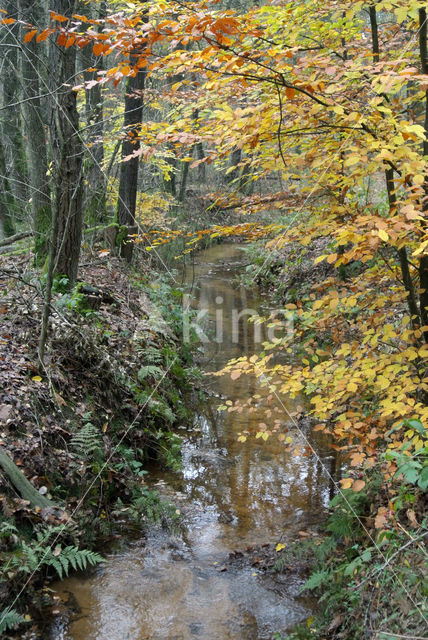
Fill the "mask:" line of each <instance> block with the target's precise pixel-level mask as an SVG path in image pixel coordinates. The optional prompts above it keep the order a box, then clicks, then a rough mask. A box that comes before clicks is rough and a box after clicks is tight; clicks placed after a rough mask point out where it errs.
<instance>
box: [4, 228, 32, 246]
mask: <svg viewBox="0 0 428 640" xmlns="http://www.w3.org/2000/svg"><path fill="white" fill-rule="evenodd" d="M32 235H33V232H32V231H22V233H15V235H14V236H9V237H8V238H3V240H0V247H7V246H9V245H10V244H13V243H14V242H18V240H22V239H23V238H28V237H29V236H32Z"/></svg>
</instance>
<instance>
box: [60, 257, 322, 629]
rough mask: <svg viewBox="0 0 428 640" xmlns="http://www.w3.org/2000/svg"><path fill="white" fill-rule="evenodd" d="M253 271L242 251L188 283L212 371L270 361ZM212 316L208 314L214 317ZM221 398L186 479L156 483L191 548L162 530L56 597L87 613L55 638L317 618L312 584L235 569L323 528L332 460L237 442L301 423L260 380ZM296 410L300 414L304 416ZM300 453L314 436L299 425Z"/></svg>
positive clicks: (211, 261) (193, 272)
mask: <svg viewBox="0 0 428 640" xmlns="http://www.w3.org/2000/svg"><path fill="white" fill-rule="evenodd" d="M244 265H245V255H244V254H243V253H242V251H241V250H240V248H239V246H236V245H221V246H216V247H213V248H210V249H207V250H206V251H203V252H201V253H199V254H197V256H196V258H195V264H194V265H192V266H191V267H189V268H188V270H187V274H186V282H187V283H188V286H189V293H190V295H191V300H192V304H193V305H194V307H195V308H199V309H200V310H202V311H201V313H200V322H201V323H202V324H203V326H204V331H205V333H206V334H210V335H211V341H210V342H209V343H206V344H204V345H203V351H202V352H201V365H202V367H203V368H204V369H205V370H206V371H216V370H218V369H220V368H221V367H222V366H223V365H224V364H225V363H226V362H227V361H228V360H229V359H230V358H235V357H239V356H242V355H246V354H249V355H250V354H252V353H254V352H258V351H261V349H262V346H261V344H258V343H257V344H255V338H256V342H257V338H258V336H257V335H256V334H255V328H254V324H252V323H247V322H244V318H243V317H242V316H241V320H240V322H239V323H237V322H236V315H237V314H238V313H240V312H241V311H242V310H244V309H253V310H254V311H259V312H260V313H261V314H263V313H266V309H267V308H268V306H269V301H268V300H267V299H266V298H263V296H261V295H260V293H259V292H258V290H257V287H256V286H254V287H251V288H243V287H239V286H238V285H237V284H236V281H234V278H235V276H236V275H237V273H239V272H240V271H241V270H242V269H243V268H244ZM204 310H206V312H205V311H204ZM209 385H210V389H211V392H212V397H210V399H209V400H207V401H204V402H203V403H201V406H200V408H199V411H198V415H197V416H196V417H195V421H194V426H193V429H192V430H191V431H190V432H189V430H182V431H181V432H180V433H181V434H182V435H183V469H182V471H181V472H178V473H172V472H166V473H165V472H159V471H157V472H156V471H154V472H153V473H152V474H151V479H150V481H149V482H151V483H152V484H153V485H155V486H156V487H157V488H158V489H159V490H160V492H161V494H163V495H164V496H166V497H168V498H169V499H170V500H171V501H173V502H174V503H175V504H177V507H178V508H179V509H180V510H181V511H182V513H183V515H184V518H185V523H186V526H187V531H186V534H185V535H184V536H183V538H181V537H176V536H173V535H170V534H168V533H166V532H164V531H159V530H156V529H154V530H152V531H151V532H149V534H148V535H147V536H146V537H144V539H141V540H137V541H136V540H135V539H134V540H130V541H129V544H127V545H125V546H124V547H123V548H122V549H120V550H118V551H116V552H113V553H111V554H109V555H108V557H107V561H106V562H105V564H104V565H103V566H101V567H99V568H98V569H97V570H96V571H94V572H92V573H91V574H89V575H88V576H83V577H82V576H77V577H72V578H70V579H67V580H64V581H62V582H61V583H59V584H57V585H56V589H57V591H58V592H59V593H60V592H63V593H64V592H71V593H72V594H73V596H74V597H75V599H76V600H77V603H78V605H79V607H80V610H81V611H80V613H79V614H78V615H76V617H75V619H74V620H73V621H72V623H71V625H70V627H69V629H68V630H65V629H61V628H60V627H59V626H54V628H52V629H51V635H50V637H51V638H62V639H63V640H191V639H192V638H200V639H203V640H270V639H271V638H273V637H274V634H275V633H276V632H280V633H284V632H285V631H286V630H287V629H290V628H291V627H292V626H293V625H295V624H296V623H298V622H300V621H302V620H304V619H305V618H307V617H308V616H309V615H310V614H311V611H312V606H313V603H312V602H311V601H310V600H308V599H305V598H303V597H302V596H300V595H299V592H300V589H301V586H302V582H303V578H302V576H299V574H298V573H295V572H289V574H283V575H281V576H279V577H278V578H275V577H274V576H272V575H271V574H269V573H267V572H263V571H261V570H258V569H257V565H256V566H252V563H251V562H248V563H241V564H239V565H238V564H235V565H234V564H233V563H230V562H229V563H228V558H229V554H230V553H233V552H234V551H235V550H245V549H247V548H248V547H252V546H255V547H257V545H261V544H264V543H271V544H272V543H276V542H278V541H282V542H283V543H284V544H287V540H290V539H292V538H295V537H296V535H297V534H298V531H299V530H306V529H307V528H308V527H311V526H315V525H316V524H317V523H318V522H319V521H320V520H321V518H322V512H323V511H324V509H325V507H326V506H327V504H328V500H329V495H330V489H331V487H330V485H329V480H328V474H326V473H325V470H324V469H323V465H322V464H321V462H320V459H321V460H323V462H324V463H325V465H326V466H327V467H328V468H330V466H331V465H333V464H334V461H332V460H331V450H330V451H329V449H328V447H327V444H326V443H325V442H323V440H322V438H321V437H320V436H318V437H315V436H311V435H310V434H307V436H308V438H309V439H311V438H312V440H311V442H312V443H313V445H314V447H315V449H316V450H317V452H318V454H319V458H317V457H316V456H312V457H304V456H295V455H293V454H291V453H287V452H285V451H284V444H283V443H281V442H279V441H278V440H277V439H275V438H270V439H269V440H268V441H267V442H264V441H263V440H262V439H261V438H260V439H255V438H250V439H248V440H247V441H246V442H245V443H242V442H238V441H237V434H238V433H239V432H240V431H241V430H242V429H245V428H248V427H251V426H254V427H256V426H257V425H258V424H259V423H260V422H267V421H268V419H267V417H266V409H269V410H270V411H271V412H272V414H271V418H270V419H271V420H274V419H279V420H281V422H282V423H289V422H290V420H289V418H288V417H287V413H286V411H285V410H284V408H283V407H281V406H280V405H279V404H278V403H277V402H275V398H269V399H268V392H267V391H266V389H264V388H263V387H262V386H261V384H260V382H259V381H258V380H257V378H255V377H251V376H242V377H241V378H239V379H238V380H236V381H232V380H231V379H230V377H226V376H224V377H211V378H210V379H209ZM255 395H260V398H259V400H258V402H257V406H255V408H254V410H253V411H251V412H249V411H246V410H244V411H242V412H241V413H238V412H233V413H227V412H218V411H217V406H218V405H219V404H224V402H225V401H226V400H228V399H230V400H232V401H234V400H237V399H242V400H246V399H247V398H248V397H254V396H255ZM287 408H288V410H290V411H292V410H294V407H293V405H292V404H290V405H289V406H288V407H287ZM290 434H291V435H292V437H293V441H294V443H295V444H296V445H298V444H299V443H300V444H304V439H303V438H302V435H301V434H299V432H298V431H296V429H295V428H294V427H293V425H292V424H291V423H290Z"/></svg>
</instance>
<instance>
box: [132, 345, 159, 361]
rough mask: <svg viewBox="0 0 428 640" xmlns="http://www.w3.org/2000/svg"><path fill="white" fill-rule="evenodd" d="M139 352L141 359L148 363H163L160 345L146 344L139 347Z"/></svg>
mask: <svg viewBox="0 0 428 640" xmlns="http://www.w3.org/2000/svg"><path fill="white" fill-rule="evenodd" d="M137 353H138V355H139V357H140V359H141V360H142V361H143V362H145V363H147V364H162V362H163V355H162V353H161V352H160V350H159V347H153V346H145V347H143V348H137Z"/></svg>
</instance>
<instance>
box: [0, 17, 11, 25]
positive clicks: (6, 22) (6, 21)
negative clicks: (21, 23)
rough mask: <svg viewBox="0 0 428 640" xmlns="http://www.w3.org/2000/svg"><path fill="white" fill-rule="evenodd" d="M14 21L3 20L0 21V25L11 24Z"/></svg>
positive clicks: (9, 19)
mask: <svg viewBox="0 0 428 640" xmlns="http://www.w3.org/2000/svg"><path fill="white" fill-rule="evenodd" d="M14 22H15V20H14V19H13V18H3V20H0V24H13V23H14Z"/></svg>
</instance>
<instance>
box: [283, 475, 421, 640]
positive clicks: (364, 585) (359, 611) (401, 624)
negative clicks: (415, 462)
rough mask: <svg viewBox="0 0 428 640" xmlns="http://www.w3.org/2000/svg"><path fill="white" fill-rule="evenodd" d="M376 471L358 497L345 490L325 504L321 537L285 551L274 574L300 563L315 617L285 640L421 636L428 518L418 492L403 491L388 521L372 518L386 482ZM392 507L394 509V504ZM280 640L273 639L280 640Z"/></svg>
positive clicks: (315, 537) (305, 587)
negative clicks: (305, 570) (315, 604)
mask: <svg viewBox="0 0 428 640" xmlns="http://www.w3.org/2000/svg"><path fill="white" fill-rule="evenodd" d="M380 477H381V476H380V474H377V473H375V472H374V473H373V474H372V475H371V478H370V481H368V482H367V485H366V489H365V490H364V491H363V492H359V493H355V492H353V491H352V490H351V489H346V490H342V491H341V493H339V494H338V495H337V496H335V498H333V500H332V501H331V503H330V515H329V517H328V519H327V521H326V523H325V525H324V532H323V535H322V536H318V535H317V536H314V537H312V538H311V539H308V540H305V541H301V542H296V543H294V544H292V545H290V547H289V548H288V549H286V550H285V551H284V552H283V553H282V555H281V557H280V558H279V560H278V561H277V564H276V566H275V569H276V570H277V571H284V569H285V567H287V566H289V565H290V564H292V563H293V562H298V561H301V560H302V558H304V559H305V561H306V562H308V563H309V565H310V567H311V569H310V575H309V577H308V578H307V580H306V583H305V585H304V587H303V590H304V591H306V592H310V593H312V594H313V595H315V596H316V597H317V599H318V603H319V604H318V608H317V612H316V613H315V615H314V616H313V617H311V618H309V620H308V621H307V623H304V624H302V625H299V626H298V627H296V628H295V629H294V630H293V631H292V632H290V633H288V634H287V635H283V636H282V640H308V639H309V638H312V639H313V638H319V639H320V640H321V639H327V638H328V639H333V638H346V639H349V640H360V639H361V638H375V639H376V640H391V639H397V640H398V638H400V637H406V638H418V637H424V633H425V631H426V622H425V619H426V616H427V613H428V606H427V595H428V580H427V560H428V554H427V549H426V539H427V535H428V534H427V518H426V517H421V519H419V513H421V514H422V513H423V512H424V500H425V497H424V495H423V493H422V492H421V490H420V489H418V488H416V489H414V490H413V491H410V492H408V494H407V497H406V498H405V499H404V501H402V502H400V505H399V508H398V509H397V510H396V511H395V517H394V520H393V521H392V523H391V524H390V525H389V526H387V527H385V528H382V527H381V526H380V524H381V523H380V522H379V521H377V520H376V517H377V516H376V515H375V514H376V512H377V509H378V504H379V502H380V501H381V500H382V499H383V497H384V496H383V495H382V493H383V492H384V491H385V485H384V483H383V482H382V481H381V480H380ZM392 508H393V507H392ZM280 638H281V636H278V640H279V639H280Z"/></svg>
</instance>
